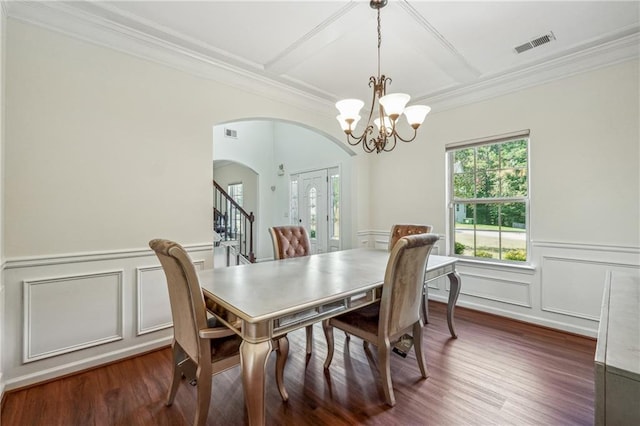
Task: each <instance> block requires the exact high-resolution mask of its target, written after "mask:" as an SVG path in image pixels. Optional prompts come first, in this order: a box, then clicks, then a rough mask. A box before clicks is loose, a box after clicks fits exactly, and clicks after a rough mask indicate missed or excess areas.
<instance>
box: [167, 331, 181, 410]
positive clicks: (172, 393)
mask: <svg viewBox="0 0 640 426" xmlns="http://www.w3.org/2000/svg"><path fill="white" fill-rule="evenodd" d="M171 349H172V352H173V378H172V379H171V386H170V387H169V393H168V394H167V402H166V405H167V407H169V406H171V404H173V399H174V398H175V397H176V392H177V391H178V385H179V384H180V379H181V378H182V374H181V373H180V369H179V368H178V364H179V363H180V362H181V357H182V356H183V353H182V349H181V348H180V346H179V345H178V344H177V343H176V342H173V344H172V345H171Z"/></svg>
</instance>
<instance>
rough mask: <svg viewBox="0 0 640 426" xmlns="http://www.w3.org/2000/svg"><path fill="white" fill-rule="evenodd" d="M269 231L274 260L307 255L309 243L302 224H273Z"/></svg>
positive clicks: (309, 248) (309, 247)
mask: <svg viewBox="0 0 640 426" xmlns="http://www.w3.org/2000/svg"><path fill="white" fill-rule="evenodd" d="M269 233H270V234H271V241H272V242H273V257H274V258H275V259H276V260H279V259H288V258H290V257H300V256H307V255H309V250H311V243H310V242H309V236H308V234H307V230H306V229H305V228H304V226H295V225H293V226H274V227H272V228H269Z"/></svg>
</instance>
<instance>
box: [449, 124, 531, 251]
mask: <svg viewBox="0 0 640 426" xmlns="http://www.w3.org/2000/svg"><path fill="white" fill-rule="evenodd" d="M447 157H448V158H447V160H448V173H449V183H450V184H449V191H448V197H449V207H450V217H449V223H450V224H451V225H450V231H451V232H450V236H449V238H450V240H449V241H450V247H451V251H452V252H453V253H454V254H456V255H459V256H462V257H467V258H475V259H486V260H498V261H503V260H504V261H512V262H526V261H527V260H528V240H529V238H528V223H529V179H528V175H529V173H528V171H529V132H528V131H526V132H520V133H517V134H511V135H504V136H497V137H494V138H488V139H484V140H476V141H470V142H462V143H458V144H453V145H450V146H448V147H447Z"/></svg>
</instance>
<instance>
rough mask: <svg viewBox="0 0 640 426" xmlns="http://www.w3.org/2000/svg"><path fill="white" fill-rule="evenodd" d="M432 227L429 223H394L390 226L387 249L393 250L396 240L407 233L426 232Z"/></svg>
mask: <svg viewBox="0 0 640 426" xmlns="http://www.w3.org/2000/svg"><path fill="white" fill-rule="evenodd" d="M431 229H433V227H432V226H431V225H408V224H396V225H393V226H392V227H391V235H390V236H389V251H391V250H393V246H395V245H396V243H397V242H398V240H399V239H400V238H402V237H406V236H407V235H415V234H428V233H429V232H431Z"/></svg>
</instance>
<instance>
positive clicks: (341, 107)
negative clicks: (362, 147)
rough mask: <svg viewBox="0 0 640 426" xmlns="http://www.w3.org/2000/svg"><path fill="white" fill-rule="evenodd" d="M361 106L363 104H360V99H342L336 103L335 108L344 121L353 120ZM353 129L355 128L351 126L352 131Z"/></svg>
mask: <svg viewBox="0 0 640 426" xmlns="http://www.w3.org/2000/svg"><path fill="white" fill-rule="evenodd" d="M363 106H364V102H362V101H361V100H360V99H343V100H341V101H338V102H336V108H338V111H340V115H341V116H342V117H344V119H345V120H346V119H347V118H353V119H355V118H356V117H358V113H359V112H360V110H361V109H362V107H363ZM353 127H355V126H352V127H351V128H352V129H353Z"/></svg>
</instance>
